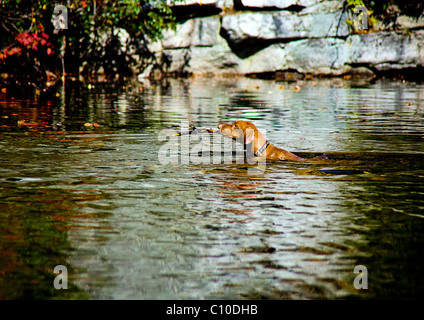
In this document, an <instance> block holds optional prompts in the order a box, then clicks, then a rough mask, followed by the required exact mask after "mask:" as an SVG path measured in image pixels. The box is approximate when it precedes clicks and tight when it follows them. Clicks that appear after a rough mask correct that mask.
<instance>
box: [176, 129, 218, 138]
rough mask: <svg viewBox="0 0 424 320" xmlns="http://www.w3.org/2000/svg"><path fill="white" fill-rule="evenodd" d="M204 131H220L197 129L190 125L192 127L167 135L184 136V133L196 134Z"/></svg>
mask: <svg viewBox="0 0 424 320" xmlns="http://www.w3.org/2000/svg"><path fill="white" fill-rule="evenodd" d="M205 132H209V133H216V132H220V131H219V130H215V129H197V128H196V127H194V126H192V127H190V129H189V130H188V131H183V132H175V133H173V134H170V135H168V137H173V136H184V135H186V134H192V133H195V134H198V133H205Z"/></svg>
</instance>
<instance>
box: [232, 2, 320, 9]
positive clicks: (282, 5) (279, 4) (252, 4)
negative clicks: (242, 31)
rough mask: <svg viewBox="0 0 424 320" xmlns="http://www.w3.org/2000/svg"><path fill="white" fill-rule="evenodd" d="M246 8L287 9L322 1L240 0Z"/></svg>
mask: <svg viewBox="0 0 424 320" xmlns="http://www.w3.org/2000/svg"><path fill="white" fill-rule="evenodd" d="M239 2H240V4H241V5H242V6H244V7H246V8H277V9H286V8H289V7H290V6H295V5H296V6H302V7H308V6H311V5H314V4H317V3H318V2H320V1H319V0H239Z"/></svg>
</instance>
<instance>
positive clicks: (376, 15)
mask: <svg viewBox="0 0 424 320" xmlns="http://www.w3.org/2000/svg"><path fill="white" fill-rule="evenodd" d="M344 4H345V8H348V9H350V10H353V9H354V8H355V7H358V6H365V7H366V8H367V11H368V22H369V24H370V25H371V26H372V25H376V23H377V19H378V20H380V21H382V23H383V25H384V26H385V27H386V28H388V29H396V28H397V24H396V21H397V18H398V16H399V15H407V16H410V17H413V18H416V19H418V18H419V17H421V16H423V15H424V1H422V0H409V1H404V0H345V3H344ZM348 23H351V24H353V22H352V21H350V22H349V21H348Z"/></svg>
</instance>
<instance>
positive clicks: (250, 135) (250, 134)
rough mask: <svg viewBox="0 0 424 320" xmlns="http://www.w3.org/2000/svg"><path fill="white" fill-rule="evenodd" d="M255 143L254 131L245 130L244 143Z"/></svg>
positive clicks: (250, 129)
mask: <svg viewBox="0 0 424 320" xmlns="http://www.w3.org/2000/svg"><path fill="white" fill-rule="evenodd" d="M253 141H255V129H252V128H246V130H245V131H244V143H245V144H250V143H252V142H253Z"/></svg>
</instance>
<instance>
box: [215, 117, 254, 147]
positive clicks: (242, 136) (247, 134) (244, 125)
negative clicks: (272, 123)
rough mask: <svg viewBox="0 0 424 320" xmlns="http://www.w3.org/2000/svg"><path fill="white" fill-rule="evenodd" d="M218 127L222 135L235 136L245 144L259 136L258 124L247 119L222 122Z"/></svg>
mask: <svg viewBox="0 0 424 320" xmlns="http://www.w3.org/2000/svg"><path fill="white" fill-rule="evenodd" d="M218 129H219V131H220V132H221V134H222V135H224V136H228V137H230V138H234V139H236V140H237V141H239V142H242V143H244V144H250V143H252V142H253V141H254V140H255V136H256V137H257V136H258V129H257V128H256V126H255V125H254V124H253V123H251V122H249V121H245V120H237V121H234V122H233V123H220V124H219V125H218Z"/></svg>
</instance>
